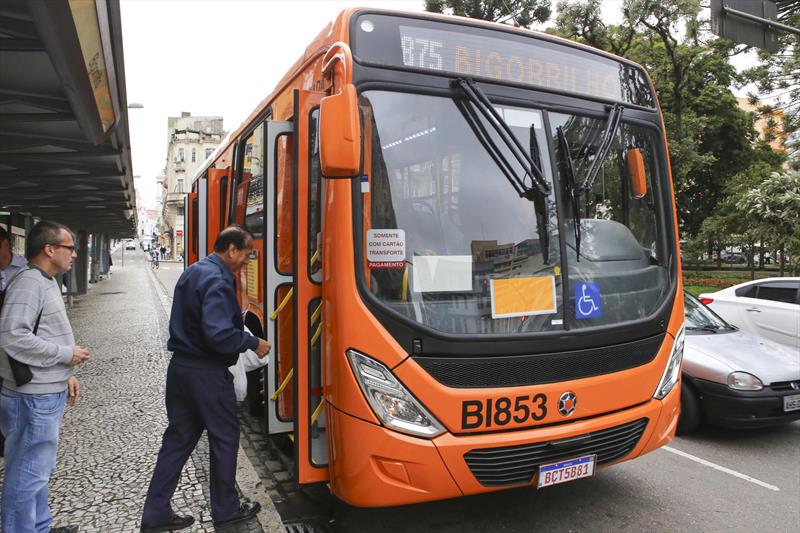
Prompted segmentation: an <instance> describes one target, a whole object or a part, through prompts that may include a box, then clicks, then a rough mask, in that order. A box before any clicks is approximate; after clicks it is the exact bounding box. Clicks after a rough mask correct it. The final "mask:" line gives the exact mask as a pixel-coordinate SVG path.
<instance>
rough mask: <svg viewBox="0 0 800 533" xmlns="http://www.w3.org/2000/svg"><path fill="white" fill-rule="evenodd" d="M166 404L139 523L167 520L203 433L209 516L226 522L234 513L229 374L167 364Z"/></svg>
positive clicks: (235, 440)
mask: <svg viewBox="0 0 800 533" xmlns="http://www.w3.org/2000/svg"><path fill="white" fill-rule="evenodd" d="M166 405H167V419H168V420H169V424H168V426H167V429H166V431H164V437H163V439H162V442H161V450H160V451H159V452H158V459H157V460H156V467H155V470H154V471H153V478H152V479H151V481H150V487H149V488H148V490H147V498H146V499H145V503H144V510H143V512H142V524H143V525H155V524H160V523H163V522H167V521H169V520H170V519H171V518H172V516H173V514H174V513H173V511H172V506H171V505H170V500H171V499H172V496H173V494H174V493H175V488H176V487H177V486H178V480H179V479H180V476H181V471H182V470H183V466H184V465H185V464H186V461H187V460H188V459H189V456H190V455H191V453H192V450H194V447H195V445H196V444H197V441H198V440H199V439H200V436H201V435H202V434H203V430H206V432H207V434H208V445H209V448H210V451H211V476H210V481H209V491H210V493H211V517H212V518H213V519H214V520H215V521H216V520H226V519H228V518H230V517H231V516H233V515H234V514H235V513H236V512H237V511H238V510H239V493H238V492H237V490H236V455H237V453H238V450H239V419H238V417H237V416H236V394H235V392H234V390H233V375H232V374H231V373H230V372H229V371H228V369H227V368H225V367H221V368H214V369H201V368H194V367H189V366H184V365H181V364H179V363H175V362H174V361H173V362H171V363H170V365H169V368H168V370H167V392H166Z"/></svg>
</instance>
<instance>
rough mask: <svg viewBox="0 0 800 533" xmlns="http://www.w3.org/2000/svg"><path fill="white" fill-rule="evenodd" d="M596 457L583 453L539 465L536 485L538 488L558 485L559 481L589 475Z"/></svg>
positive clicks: (564, 481) (562, 481)
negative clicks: (572, 457) (556, 461)
mask: <svg viewBox="0 0 800 533" xmlns="http://www.w3.org/2000/svg"><path fill="white" fill-rule="evenodd" d="M596 459H597V456H596V455H584V456H583V457H576V458H575V459H569V460H567V461H560V462H558V463H550V464H547V465H539V481H538V482H537V484H536V487H537V488H539V489H540V488H542V487H549V486H550V485H558V484H559V483H566V482H567V481H573V480H575V479H580V478H582V477H590V476H592V475H594V463H595V460H596Z"/></svg>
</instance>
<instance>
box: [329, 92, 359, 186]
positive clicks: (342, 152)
mask: <svg viewBox="0 0 800 533" xmlns="http://www.w3.org/2000/svg"><path fill="white" fill-rule="evenodd" d="M319 152H320V166H321V167H322V175H323V176H325V177H326V178H352V177H353V176H356V175H357V174H358V173H359V171H360V170H361V127H360V123H359V117H358V96H357V95H356V88H355V86H354V85H353V84H351V83H348V84H347V85H345V86H344V88H343V89H342V91H341V92H339V93H338V94H334V95H331V96H326V97H325V98H323V99H322V101H321V102H320V109H319Z"/></svg>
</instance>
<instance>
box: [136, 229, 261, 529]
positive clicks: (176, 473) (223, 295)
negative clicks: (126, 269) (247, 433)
mask: <svg viewBox="0 0 800 533" xmlns="http://www.w3.org/2000/svg"><path fill="white" fill-rule="evenodd" d="M252 249H253V236H252V235H251V234H250V232H249V231H247V230H246V229H244V228H243V227H241V226H239V225H236V224H234V225H232V226H229V227H227V228H225V229H224V230H222V231H221V232H220V234H219V235H218V236H217V239H216V241H215V242H214V253H213V254H211V255H209V256H208V257H206V258H204V259H202V260H201V261H198V262H197V263H195V264H193V265H192V266H190V267H189V268H187V269H186V270H185V271H184V272H183V274H181V277H180V278H179V279H178V283H177V284H176V285H175V294H174V297H173V300H172V312H171V313H170V320H169V342H168V344H167V348H168V349H169V350H171V351H172V352H173V355H172V359H171V360H170V362H169V368H168V369H167V390H166V406H167V419H168V420H169V425H168V426H167V429H166V431H164V438H163V440H162V442H161V450H160V451H159V452H158V459H157V460H156V466H155V470H154V472H153V478H152V480H151V481H150V487H149V488H148V490H147V499H146V500H145V502H144V511H143V512H142V527H141V531H143V532H148V533H152V532H156V531H176V530H179V529H183V528H186V527H189V526H191V525H192V523H194V518H193V517H192V516H190V515H185V516H183V515H178V514H176V513H175V512H174V511H173V510H172V506H171V505H170V500H171V499H172V495H173V494H174V493H175V488H176V487H177V485H178V479H179V478H180V475H181V471H182V470H183V465H184V464H186V461H187V459H189V456H190V455H191V453H192V450H194V447H195V445H196V444H197V441H198V440H199V439H200V435H202V434H203V430H205V431H206V433H207V434H208V445H209V448H210V450H211V479H210V483H209V491H210V496H211V518H212V519H213V521H214V526H216V527H221V526H227V525H229V524H234V523H237V522H243V521H245V520H249V519H250V518H252V517H254V516H255V515H256V514H257V513H258V511H259V509H260V508H261V506H260V505H259V504H258V502H253V501H250V500H247V499H241V500H240V499H239V493H238V492H237V490H236V455H237V453H238V450H239V419H238V418H237V416H236V393H235V391H234V387H233V375H232V374H231V373H230V372H229V371H228V367H229V366H232V365H235V364H236V361H237V359H238V358H239V354H240V353H241V352H244V351H245V350H248V349H250V350H253V351H255V352H256V355H258V357H262V358H263V357H266V355H267V353H268V352H269V350H270V345H269V343H268V342H267V341H265V340H264V339H259V338H258V337H254V336H253V335H250V334H249V333H246V332H244V331H243V330H242V328H243V326H244V322H243V320H242V312H241V308H240V307H239V302H238V300H237V297H236V277H235V276H237V275H238V274H239V273H240V272H241V270H242V268H243V267H244V266H245V265H246V264H247V262H248V260H249V258H250V252H251V251H252Z"/></svg>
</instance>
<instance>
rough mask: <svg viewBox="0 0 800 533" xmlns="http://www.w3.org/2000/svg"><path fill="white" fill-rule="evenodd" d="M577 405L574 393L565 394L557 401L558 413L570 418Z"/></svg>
mask: <svg viewBox="0 0 800 533" xmlns="http://www.w3.org/2000/svg"><path fill="white" fill-rule="evenodd" d="M577 405H578V397H577V396H575V393H574V392H565V393H564V394H562V395H561V398H559V399H558V412H559V413H561V416H570V415H571V414H572V413H574V412H575V407H577Z"/></svg>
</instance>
